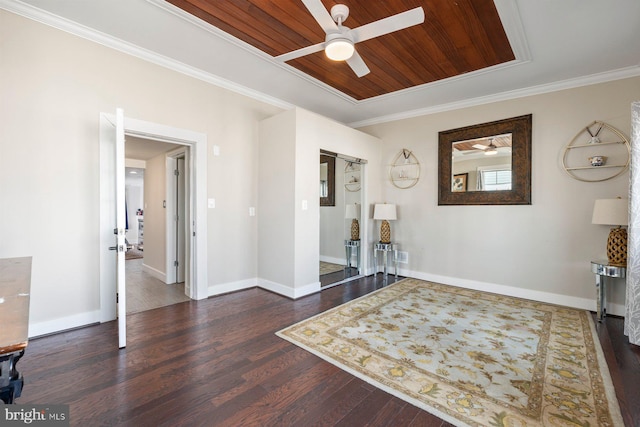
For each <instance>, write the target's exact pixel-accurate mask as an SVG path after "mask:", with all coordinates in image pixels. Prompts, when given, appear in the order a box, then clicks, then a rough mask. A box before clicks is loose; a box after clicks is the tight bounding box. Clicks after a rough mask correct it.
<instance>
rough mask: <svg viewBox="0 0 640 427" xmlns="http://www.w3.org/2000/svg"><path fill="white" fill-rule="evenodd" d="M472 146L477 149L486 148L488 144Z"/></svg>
mask: <svg viewBox="0 0 640 427" xmlns="http://www.w3.org/2000/svg"><path fill="white" fill-rule="evenodd" d="M472 147H473V148H477V149H478V150H486V149H487V148H489V146H488V145H482V144H473V145H472Z"/></svg>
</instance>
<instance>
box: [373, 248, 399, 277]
mask: <svg viewBox="0 0 640 427" xmlns="http://www.w3.org/2000/svg"><path fill="white" fill-rule="evenodd" d="M378 252H382V272H383V274H384V277H387V270H388V264H389V261H391V260H392V261H393V269H394V274H395V276H396V279H397V278H398V246H397V245H396V244H395V243H380V242H378V243H374V244H373V274H374V275H375V274H378ZM390 252H391V260H390V259H389V256H388V254H389V253H390Z"/></svg>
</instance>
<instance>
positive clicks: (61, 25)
mask: <svg viewBox="0 0 640 427" xmlns="http://www.w3.org/2000/svg"><path fill="white" fill-rule="evenodd" d="M0 9H4V10H7V11H9V12H12V13H15V14H17V15H20V16H23V17H25V18H28V19H31V20H33V21H36V22H40V23H41V24H44V25H47V26H50V27H53V28H56V29H58V30H61V31H64V32H67V33H69V34H73V35H75V36H78V37H81V38H83V39H85V40H89V41H92V42H94V43H98V44H100V45H103V46H106V47H108V48H111V49H114V50H117V51H119V52H123V53H125V54H127V55H131V56H134V57H136V58H139V59H142V60H144V61H147V62H150V63H152V64H155V65H159V66H161V67H164V68H167V69H170V70H173V71H176V72H178V73H181V74H184V75H187V76H189V77H193V78H195V79H198V80H201V81H204V82H206V83H210V84H212V85H215V86H218V87H221V88H223V89H227V90H230V91H232V92H235V93H238V94H240V95H244V96H247V97H249V98H252V99H255V100H257V101H260V102H264V103H266V104H269V105H273V106H275V107H279V108H282V109H285V110H288V109H291V108H293V107H294V105H293V104H291V103H288V102H285V101H283V100H281V99H278V98H275V97H272V96H269V95H266V94H264V93H262V92H259V91H256V90H253V89H249V88H247V87H245V86H242V85H239V84H237V83H234V82H232V81H230V80H227V79H223V78H221V77H218V76H215V75H213V74H211V73H207V72H205V71H202V70H200V69H198V68H195V67H192V66H189V65H186V64H184V63H182V62H179V61H176V60H174V59H171V58H168V57H166V56H163V55H159V54H157V53H155V52H152V51H150V50H148V49H144V48H141V47H140V46H137V45H134V44H132V43H129V42H126V41H124V40H120V39H118V38H116V37H113V36H110V35H108V34H105V33H102V32H100V31H96V30H94V29H92V28H89V27H87V26H84V25H81V24H78V23H76V22H73V21H71V20H68V19H66V18H62V17H60V16H57V15H53V14H51V13H49V12H47V11H45V10H42V9H40V8H37V7H34V6H31V5H28V4H26V3H23V2H21V1H19V0H0Z"/></svg>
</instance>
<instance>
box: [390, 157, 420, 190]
mask: <svg viewBox="0 0 640 427" xmlns="http://www.w3.org/2000/svg"><path fill="white" fill-rule="evenodd" d="M389 178H390V179H391V183H392V184H393V185H394V186H396V187H398V188H401V189H407V188H411V187H413V186H414V185H416V184H417V183H418V180H420V162H419V161H418V159H417V158H416V156H415V155H414V154H413V153H412V152H411V151H409V150H407V149H406V148H403V149H402V151H400V152H399V153H398V155H397V156H396V158H395V159H393V162H392V163H391V165H390V167H389Z"/></svg>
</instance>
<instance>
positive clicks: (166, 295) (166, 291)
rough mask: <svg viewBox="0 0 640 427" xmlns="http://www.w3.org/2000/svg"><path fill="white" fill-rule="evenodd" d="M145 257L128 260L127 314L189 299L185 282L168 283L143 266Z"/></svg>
mask: <svg viewBox="0 0 640 427" xmlns="http://www.w3.org/2000/svg"><path fill="white" fill-rule="evenodd" d="M143 261H144V259H143V258H137V259H129V260H127V261H126V264H125V265H126V270H127V314H132V313H138V312H141V311H146V310H151V309H153V308H158V307H164V306H167V305H172V304H176V303H179V302H184V301H189V297H187V296H186V295H185V294H184V283H176V284H172V285H167V284H165V283H163V282H162V281H161V280H159V279H157V278H155V277H153V276H151V275H150V274H149V273H147V272H145V271H144V269H143V268H142V262H143Z"/></svg>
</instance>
